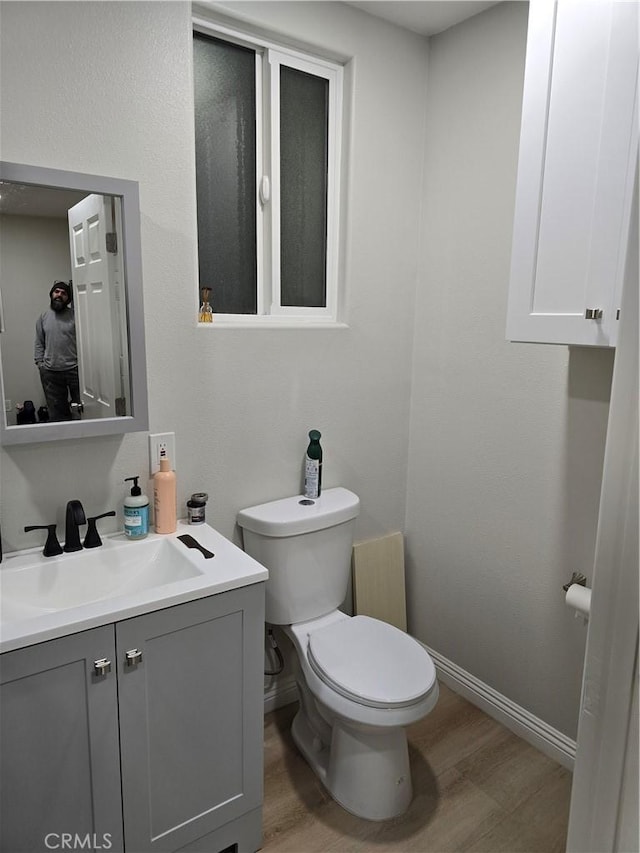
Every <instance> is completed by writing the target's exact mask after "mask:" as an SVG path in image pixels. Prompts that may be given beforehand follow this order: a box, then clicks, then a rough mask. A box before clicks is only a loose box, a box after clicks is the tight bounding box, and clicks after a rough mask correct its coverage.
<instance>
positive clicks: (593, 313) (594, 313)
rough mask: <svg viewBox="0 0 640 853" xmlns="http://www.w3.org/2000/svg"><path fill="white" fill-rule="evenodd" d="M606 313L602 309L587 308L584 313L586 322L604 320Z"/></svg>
mask: <svg viewBox="0 0 640 853" xmlns="http://www.w3.org/2000/svg"><path fill="white" fill-rule="evenodd" d="M603 315H604V312H603V310H602V308H587V310H586V311H585V312H584V319H585V320H602V317H603Z"/></svg>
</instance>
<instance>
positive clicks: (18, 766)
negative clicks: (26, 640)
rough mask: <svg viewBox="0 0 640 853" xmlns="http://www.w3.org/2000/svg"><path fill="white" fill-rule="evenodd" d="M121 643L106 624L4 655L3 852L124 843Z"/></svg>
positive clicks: (0, 696)
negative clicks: (99, 668) (108, 668)
mask: <svg viewBox="0 0 640 853" xmlns="http://www.w3.org/2000/svg"><path fill="white" fill-rule="evenodd" d="M114 651H115V649H114V634H113V627H112V626H107V627H104V628H96V629H94V630H91V631H85V632H83V633H80V634H74V635H72V636H70V637H63V638H61V639H59V640H51V641H50V642H48V643H40V644H38V645H35V646H30V647H28V648H25V649H19V650H17V651H15V652H7V653H5V654H3V655H2V658H1V659H0V666H1V679H2V687H1V690H0V755H1V756H2V760H1V762H0V772H1V777H2V787H1V802H2V811H1V813H2V828H1V829H0V837H1V841H2V845H1V846H2V850H3V851H7V853H9V851H10V853H16V851H19V850H25V851H31V853H32V851H38V850H51V849H63V847H64V843H63V842H64V838H63V834H67V836H68V834H69V833H70V834H71V836H68V837H73V838H75V837H76V836H77V837H78V838H79V839H81V840H82V842H83V844H84V846H85V849H89V846H90V849H93V848H94V847H100V846H101V847H103V848H105V849H112V850H119V849H122V812H121V802H120V761H119V743H118V711H117V690H116V673H115V659H114ZM100 658H107V659H110V660H111V661H112V663H113V671H112V672H111V673H109V674H106V675H95V674H94V661H96V660H98V659H100ZM86 839H90V841H87V840H86ZM78 843H80V842H78Z"/></svg>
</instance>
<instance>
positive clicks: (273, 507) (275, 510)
mask: <svg viewBox="0 0 640 853" xmlns="http://www.w3.org/2000/svg"><path fill="white" fill-rule="evenodd" d="M359 512H360V498H359V497H358V496H357V495H355V494H354V493H353V492H350V491H349V490H348V489H343V488H341V487H338V488H335V489H326V490H325V491H323V492H322V493H321V494H320V497H319V498H314V499H313V500H310V499H308V498H305V497H304V495H296V496H295V497H291V498H282V499H281V500H278V501H270V502H269V503H264V504H259V505H258V506H252V507H249V508H248V509H242V510H240V512H239V513H238V524H239V525H240V527H242V528H244V529H245V530H251V531H252V532H253V533H259V534H261V535H262V536H272V537H282V536H299V535H300V534H302V533H312V532H313V531H314V530H323V529H324V528H327V527H335V526H336V525H337V524H342V523H343V522H345V521H351V519H353V518H356V517H357V516H358V514H359Z"/></svg>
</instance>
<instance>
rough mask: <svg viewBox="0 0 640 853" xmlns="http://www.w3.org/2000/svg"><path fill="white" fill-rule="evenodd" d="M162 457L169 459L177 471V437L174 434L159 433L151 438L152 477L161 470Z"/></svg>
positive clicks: (150, 461)
mask: <svg viewBox="0 0 640 853" xmlns="http://www.w3.org/2000/svg"><path fill="white" fill-rule="evenodd" d="M162 456H166V457H168V459H169V461H170V462H171V467H172V468H173V470H174V471H175V468H176V435H175V433H174V432H158V433H156V434H155V435H150V436H149V471H150V473H151V476H152V477H153V475H154V474H156V473H157V472H158V471H159V470H160V459H161V457H162Z"/></svg>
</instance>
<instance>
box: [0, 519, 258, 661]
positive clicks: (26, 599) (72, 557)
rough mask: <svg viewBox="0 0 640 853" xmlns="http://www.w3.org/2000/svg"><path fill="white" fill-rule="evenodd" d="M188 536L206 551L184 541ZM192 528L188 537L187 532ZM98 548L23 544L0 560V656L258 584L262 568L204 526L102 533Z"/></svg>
mask: <svg viewBox="0 0 640 853" xmlns="http://www.w3.org/2000/svg"><path fill="white" fill-rule="evenodd" d="M184 534H189V538H190V539H193V538H195V539H196V541H197V543H198V544H199V545H200V546H202V547H203V548H205V549H206V550H207V551H209V552H211V553H212V554H213V555H214V557H213V558H211V557H209V558H207V557H205V555H204V554H203V553H201V551H200V550H198V549H197V548H195V547H187V544H185V542H182V541H180V538H179V537H180V536H184ZM194 534H195V537H194ZM102 543H103V544H102V545H101V546H100V547H99V548H89V549H87V548H83V549H82V551H75V552H74V553H72V554H60V555H59V556H57V557H45V556H44V555H43V554H42V551H41V549H38V548H30V549H29V550H25V551H14V552H11V553H9V554H5V557H4V560H3V561H2V563H0V654H3V653H4V652H10V651H14V650H16V649H21V648H23V647H25V646H30V645H34V644H35V643H41V642H45V641H46V640H53V639H56V638H58V637H64V636H67V635H68V634H73V633H77V632H78V631H87V630H89V629H91V628H97V627H99V626H101V625H110V624H112V623H114V622H119V621H122V620H124V619H131V618H133V617H135V616H141V615H142V614H144V613H151V612H153V611H155V610H160V609H162V608H167V607H174V606H176V605H179V604H183V603H185V602H187V601H194V600H196V599H199V598H205V597H208V596H212V595H217V594H219V593H222V592H227V591H229V590H232V589H238V588H239V587H242V586H247V585H248V584H253V583H260V582H262V581H265V580H266V579H267V577H268V572H267V570H266V569H265V567H264V566H261V565H260V563H257V562H256V561H255V560H254V559H253V558H251V557H250V556H249V555H248V554H245V553H244V551H242V550H241V549H240V548H238V547H237V545H234V544H233V542H231V541H229V539H227V538H226V537H225V536H222V535H221V534H220V533H218V531H217V530H214V529H213V527H210V526H209V525H208V524H206V523H205V524H200V525H198V527H197V528H194V527H193V526H191V525H188V524H186V523H185V522H184V521H178V526H177V530H176V532H175V533H167V534H164V535H163V534H159V533H149V536H148V537H147V538H146V539H143V540H140V541H133V542H132V541H130V540H128V539H127V538H126V537H125V535H124V533H114V534H108V535H106V536H104V537H103V539H102Z"/></svg>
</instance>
